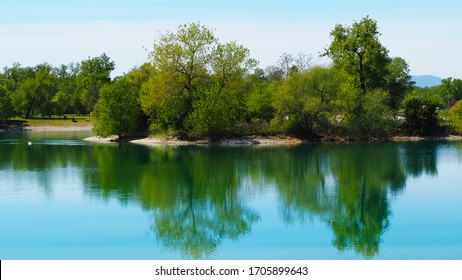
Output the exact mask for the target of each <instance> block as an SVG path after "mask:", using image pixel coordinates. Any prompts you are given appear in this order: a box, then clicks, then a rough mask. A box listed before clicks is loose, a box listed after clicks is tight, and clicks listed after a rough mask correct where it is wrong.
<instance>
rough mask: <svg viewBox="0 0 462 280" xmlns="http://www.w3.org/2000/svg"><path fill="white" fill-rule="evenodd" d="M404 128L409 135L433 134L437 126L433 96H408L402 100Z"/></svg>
mask: <svg viewBox="0 0 462 280" xmlns="http://www.w3.org/2000/svg"><path fill="white" fill-rule="evenodd" d="M403 102H404V113H405V114H406V122H405V126H406V128H407V129H408V131H409V133H411V134H419V135H428V134H433V133H435V130H436V127H437V125H438V114H437V113H436V106H437V105H438V101H437V99H436V98H435V96H429V95H424V94H418V93H414V94H410V95H408V96H407V97H406V98H405V99H404V101H403Z"/></svg>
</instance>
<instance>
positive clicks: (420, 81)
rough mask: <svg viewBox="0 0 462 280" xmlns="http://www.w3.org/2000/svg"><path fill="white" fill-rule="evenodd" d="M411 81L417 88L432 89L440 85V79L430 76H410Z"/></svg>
mask: <svg viewBox="0 0 462 280" xmlns="http://www.w3.org/2000/svg"><path fill="white" fill-rule="evenodd" d="M411 79H412V80H413V81H414V82H415V85H416V86H418V87H432V86H437V85H439V84H441V80H442V79H441V78H440V77H435V76H432V75H421V76H412V77H411Z"/></svg>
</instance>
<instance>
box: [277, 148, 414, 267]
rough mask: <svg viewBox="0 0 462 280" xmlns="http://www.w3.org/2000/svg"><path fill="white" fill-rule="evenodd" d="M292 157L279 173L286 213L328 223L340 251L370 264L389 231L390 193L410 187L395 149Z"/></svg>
mask: <svg viewBox="0 0 462 280" xmlns="http://www.w3.org/2000/svg"><path fill="white" fill-rule="evenodd" d="M287 154H288V155H289V156H288V158H287V159H286V161H285V162H283V163H281V165H285V166H286V169H284V168H283V167H282V166H281V167H278V168H275V169H274V170H275V181H276V183H277V186H278V188H279V191H280V193H281V198H282V199H283V202H284V203H285V209H284V212H285V213H297V215H296V216H297V217H298V218H300V217H304V216H303V212H306V213H311V215H315V216H317V217H319V218H321V220H323V221H325V222H327V223H328V224H329V225H330V227H331V228H332V230H333V233H334V240H333V244H334V245H335V246H336V247H337V249H338V250H340V251H344V250H347V249H353V250H355V252H357V253H360V254H362V255H363V256H365V257H368V258H369V257H372V256H374V255H376V254H377V253H378V251H379V244H380V238H381V235H382V234H383V233H384V232H385V231H386V230H387V228H388V226H389V220H388V217H389V214H390V209H389V208H390V206H389V201H388V193H389V192H396V191H398V190H400V189H402V188H403V187H404V186H405V180H406V178H405V173H404V168H403V166H402V163H401V157H400V154H399V150H398V148H397V147H396V145H386V144H384V145H380V146H375V145H360V144H357V145H349V146H343V145H332V146H330V145H329V146H323V145H318V146H312V147H310V148H309V149H305V151H303V150H298V149H293V150H288V151H287ZM279 172H281V173H279ZM284 173H286V174H284ZM289 174H290V175H289ZM328 176H332V178H333V182H334V183H333V185H332V186H327V185H326V177H328ZM284 178H289V180H286V181H285V180H284ZM300 212H301V213H300ZM285 220H286V221H291V220H292V219H291V218H286V219H285Z"/></svg>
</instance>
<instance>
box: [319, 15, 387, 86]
mask: <svg viewBox="0 0 462 280" xmlns="http://www.w3.org/2000/svg"><path fill="white" fill-rule="evenodd" d="M379 35H380V33H379V31H378V26H377V21H375V20H372V19H370V18H369V17H365V18H363V19H362V20H361V21H360V22H355V23H353V25H352V26H351V27H349V26H342V25H340V24H339V25H336V26H335V28H334V30H332V31H331V33H330V36H331V38H332V42H331V44H330V46H329V47H328V48H327V49H326V50H325V53H324V54H323V55H326V56H329V57H330V58H331V59H332V60H333V62H334V65H335V66H336V67H339V68H341V69H343V70H345V71H346V72H347V73H348V74H349V75H350V76H351V77H352V79H353V82H354V86H355V87H358V88H360V89H361V93H362V94H366V92H367V91H370V90H374V89H377V88H383V87H384V86H385V83H386V80H385V79H386V77H387V76H388V67H387V65H388V64H389V63H390V58H389V57H388V50H387V49H386V48H385V47H384V46H383V45H382V44H381V43H380V42H379Z"/></svg>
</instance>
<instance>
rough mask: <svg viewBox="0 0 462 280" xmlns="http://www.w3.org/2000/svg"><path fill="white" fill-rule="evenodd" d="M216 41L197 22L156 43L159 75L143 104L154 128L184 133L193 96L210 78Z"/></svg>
mask: <svg viewBox="0 0 462 280" xmlns="http://www.w3.org/2000/svg"><path fill="white" fill-rule="evenodd" d="M216 45H217V39H216V38H215V36H214V34H213V32H212V30H210V29H209V28H207V27H205V26H202V25H200V24H198V23H191V24H184V25H180V26H179V27H178V30H177V32H176V33H172V32H167V33H166V34H163V35H161V36H160V38H159V39H158V40H157V41H155V43H154V49H153V51H152V52H151V58H152V63H153V66H154V68H155V71H156V75H155V76H154V77H151V79H150V80H149V82H148V83H147V85H146V86H145V87H144V90H143V95H142V98H141V104H142V108H143V111H144V112H145V113H146V114H147V115H148V116H149V118H150V121H151V129H152V130H155V131H156V130H157V131H158V132H160V131H165V130H175V131H180V130H183V124H184V120H185V119H186V118H187V116H188V115H189V113H190V112H191V109H192V94H193V92H194V90H195V88H196V87H197V86H198V85H200V84H202V83H203V82H200V80H201V79H202V78H205V77H207V68H208V67H210V62H211V59H212V51H213V49H214V48H216Z"/></svg>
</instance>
